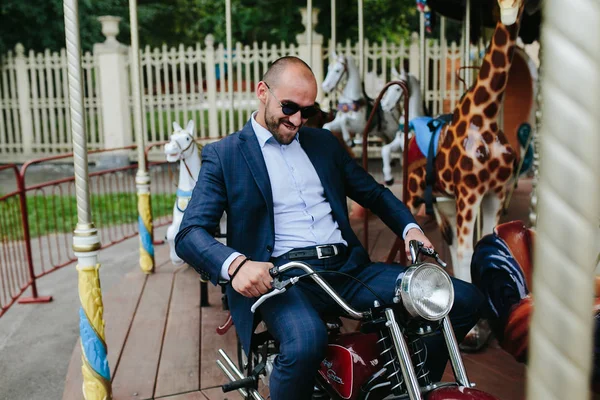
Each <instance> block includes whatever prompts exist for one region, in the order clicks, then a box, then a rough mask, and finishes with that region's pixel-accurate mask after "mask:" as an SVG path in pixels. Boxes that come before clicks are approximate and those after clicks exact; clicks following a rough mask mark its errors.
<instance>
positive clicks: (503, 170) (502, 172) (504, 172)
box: [496, 167, 512, 182]
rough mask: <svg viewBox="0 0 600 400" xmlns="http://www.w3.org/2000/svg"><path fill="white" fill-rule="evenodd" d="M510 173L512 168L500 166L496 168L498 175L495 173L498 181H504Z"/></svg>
mask: <svg viewBox="0 0 600 400" xmlns="http://www.w3.org/2000/svg"><path fill="white" fill-rule="evenodd" d="M511 173H512V168H508V167H500V168H499V169H498V175H496V177H497V178H498V180H499V181H501V182H504V181H506V180H507V179H508V178H509V177H510V174H511Z"/></svg>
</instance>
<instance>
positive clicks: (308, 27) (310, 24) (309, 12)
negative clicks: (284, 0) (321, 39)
mask: <svg viewBox="0 0 600 400" xmlns="http://www.w3.org/2000/svg"><path fill="white" fill-rule="evenodd" d="M312 9H313V7H312V0H307V1H306V38H307V40H306V43H307V44H308V65H310V66H311V68H312V65H313V35H312V31H313V19H312Z"/></svg>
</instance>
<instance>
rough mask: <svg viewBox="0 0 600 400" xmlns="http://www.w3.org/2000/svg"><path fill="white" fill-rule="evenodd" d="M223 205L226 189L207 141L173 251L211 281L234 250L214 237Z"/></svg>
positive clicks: (225, 200)
mask: <svg viewBox="0 0 600 400" xmlns="http://www.w3.org/2000/svg"><path fill="white" fill-rule="evenodd" d="M226 207H227V188H226V187H225V179H224V175H223V168H222V164H221V160H220V159H219V154H218V152H217V151H216V149H215V146H214V145H213V144H209V145H207V146H205V147H204V150H203V151H202V167H201V168H200V174H199V176H198V181H197V182H196V186H195V187H194V191H193V192H192V199H191V200H190V202H189V204H188V206H187V208H186V210H185V213H184V214H183V220H182V221H181V226H180V228H179V233H177V236H176V237H175V251H176V253H177V255H178V256H179V257H180V258H181V259H182V260H184V261H185V262H187V263H188V264H189V265H191V266H192V267H193V268H194V269H195V270H196V271H198V272H206V273H208V274H209V275H210V280H211V281H212V282H213V283H215V284H216V283H217V282H218V280H219V275H220V271H221V266H222V264H223V262H224V261H225V260H226V259H227V257H229V256H230V255H231V254H232V253H233V252H234V250H233V249H232V248H230V247H227V246H225V245H223V244H222V243H221V242H219V241H218V240H216V239H215V238H214V234H215V232H216V229H217V226H218V224H219V221H220V219H221V216H222V215H223V211H224V210H225V209H226Z"/></svg>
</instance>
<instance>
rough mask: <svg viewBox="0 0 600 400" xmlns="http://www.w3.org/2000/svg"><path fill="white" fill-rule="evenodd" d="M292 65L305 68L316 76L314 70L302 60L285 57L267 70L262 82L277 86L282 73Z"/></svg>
mask: <svg viewBox="0 0 600 400" xmlns="http://www.w3.org/2000/svg"><path fill="white" fill-rule="evenodd" d="M290 65H301V66H304V67H306V69H307V70H308V71H309V72H310V73H311V74H312V75H313V76H314V74H313V72H312V69H311V68H310V67H309V66H308V64H307V63H305V62H304V61H302V60H301V59H300V58H298V57H295V56H285V57H281V58H278V59H277V60H275V61H273V63H272V64H271V65H270V66H269V68H268V69H267V72H265V75H264V76H263V78H262V80H263V81H264V82H267V83H268V84H272V85H276V84H277V83H278V81H279V77H280V76H281V73H282V72H283V71H284V70H285V69H286V68H287V67H288V66H290Z"/></svg>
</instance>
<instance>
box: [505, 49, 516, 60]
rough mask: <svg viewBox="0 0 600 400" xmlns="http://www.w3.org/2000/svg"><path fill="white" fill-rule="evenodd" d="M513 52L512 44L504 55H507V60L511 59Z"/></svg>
mask: <svg viewBox="0 0 600 400" xmlns="http://www.w3.org/2000/svg"><path fill="white" fill-rule="evenodd" d="M514 54H515V46H514V45H513V46H510V48H509V49H508V51H507V52H506V56H507V57H508V59H509V61H512V59H513V55H514Z"/></svg>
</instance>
